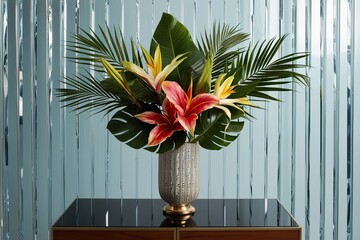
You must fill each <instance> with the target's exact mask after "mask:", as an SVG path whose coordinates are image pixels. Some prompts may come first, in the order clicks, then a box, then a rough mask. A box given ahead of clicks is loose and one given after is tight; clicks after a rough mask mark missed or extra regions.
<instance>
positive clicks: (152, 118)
mask: <svg viewBox="0 0 360 240" xmlns="http://www.w3.org/2000/svg"><path fill="white" fill-rule="evenodd" d="M135 117H136V118H137V119H139V120H141V121H143V122H146V123H148V124H163V123H166V120H165V119H164V117H163V115H161V114H160V113H156V112H151V111H147V112H143V113H140V114H136V115H135Z"/></svg>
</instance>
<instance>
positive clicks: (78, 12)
mask: <svg viewBox="0 0 360 240" xmlns="http://www.w3.org/2000/svg"><path fill="white" fill-rule="evenodd" d="M0 12H1V13H2V14H1V15H0V32H1V38H0V58H1V68H0V161H1V162H0V194H1V201H0V203H1V204H0V237H1V239H16V240H17V239H31V240H35V239H40V240H43V239H44V240H46V239H49V236H50V230H49V229H50V227H51V225H52V224H53V222H54V221H55V220H56V219H57V218H58V217H59V216H60V214H61V213H62V212H63V211H64V209H65V208H66V207H67V206H68V205H69V204H70V203H71V202H72V201H73V200H74V199H75V198H77V197H90V198H91V197H92V198H159V197H160V196H159V193H158V184H157V181H158V178H157V176H158V156H157V155H156V154H153V153H150V152H147V151H144V150H134V149H131V148H130V147H128V146H127V145H124V144H122V143H120V142H118V141H117V140H116V139H115V138H114V137H113V136H112V135H111V134H110V133H109V132H108V131H107V130H106V124H107V121H108V120H109V118H110V117H111V115H110V116H105V117H103V116H102V115H92V113H84V114H80V115H78V112H76V111H70V109H67V108H63V107H62V105H63V104H62V103H59V101H58V99H57V97H56V96H55V93H56V89H57V88H59V87H63V86H66V81H65V82H61V81H60V80H61V79H62V76H64V75H69V76H71V75H76V74H83V73H85V71H89V72H90V73H91V74H93V75H94V76H96V75H95V73H94V72H93V71H92V70H91V67H90V66H88V67H87V68H81V67H80V66H78V65H77V64H75V63H74V62H72V61H71V60H70V59H68V58H66V57H75V56H77V57H80V56H79V55H76V54H75V53H73V52H70V51H68V50H67V49H66V41H69V40H72V35H73V34H74V33H78V32H80V31H82V29H83V30H85V31H89V30H90V29H91V30H93V31H94V33H95V34H99V33H100V29H99V27H98V26H102V27H104V26H105V25H106V24H107V25H109V26H110V27H111V28H113V27H115V28H119V29H121V30H122V32H123V34H124V38H125V40H126V42H127V44H129V43H130V38H132V39H133V40H134V41H135V42H136V43H137V44H139V45H140V44H141V45H142V46H143V47H144V48H146V49H148V48H149V47H150V40H151V37H152V33H153V32H154V30H155V27H156V25H157V23H158V21H159V20H160V18H161V15H162V13H163V12H168V13H171V14H173V15H174V16H175V17H176V18H178V19H179V20H180V21H181V22H182V23H184V25H185V26H186V27H187V28H188V29H189V31H190V34H191V35H192V37H193V38H198V37H200V36H201V33H203V32H204V29H205V28H209V27H211V26H212V24H213V23H214V22H215V21H218V22H220V23H223V22H225V23H229V24H231V25H236V24H238V25H239V27H240V28H241V29H242V30H243V31H245V32H249V33H251V36H250V39H251V41H252V43H253V44H254V43H255V42H256V41H258V40H263V39H265V38H266V39H270V38H272V37H276V36H279V35H283V34H288V35H289V36H288V38H287V39H286V41H285V43H284V45H283V47H282V48H281V51H280V52H279V54H287V53H291V52H293V51H309V52H311V55H310V57H309V59H308V61H307V62H305V60H303V62H302V63H308V64H310V65H311V66H312V67H311V68H308V69H306V70H303V72H302V73H304V74H305V73H306V74H308V75H309V76H310V77H311V87H310V88H304V87H303V86H300V85H298V84H294V85H293V88H294V90H295V91H294V92H280V93H278V94H276V95H275V97H279V98H280V99H281V100H282V102H267V103H260V104H262V105H261V106H262V107H265V108H266V109H267V110H263V109H252V110H251V114H252V115H254V116H255V119H252V120H251V121H246V123H245V126H244V129H243V131H242V132H241V134H240V136H239V137H238V139H237V140H236V141H235V142H234V143H232V144H231V145H230V146H229V147H227V148H225V149H223V150H220V151H207V150H204V149H201V153H200V155H201V170H200V172H201V175H200V194H199V197H200V198H278V199H279V200H280V201H281V202H282V203H283V205H284V206H285V207H286V209H288V210H289V211H290V212H291V213H292V214H293V215H294V216H295V219H296V220H297V221H298V222H299V224H300V225H301V226H302V230H303V235H302V236H303V239H305V240H318V239H321V240H348V239H349V240H357V239H360V230H359V229H360V228H359V227H358V226H359V224H360V208H359V204H357V203H358V202H359V201H360V194H359V191H357V189H358V187H359V186H360V174H359V173H360V163H359V161H358V160H359V159H360V151H359V147H358V146H360V134H359V133H360V128H359V124H358V122H359V121H360V106H359V102H360V99H359V97H358V96H359V95H360V81H359V79H360V70H359V67H358V66H359V64H360V52H359V51H360V50H359V49H360V27H359V22H360V3H359V2H356V1H355V0H319V1H315V0H306V1H303V0H289V1H288V0H266V1H257V0H129V1H128V0H26V1H25V0H11V1H9V0H0ZM227 207H228V206H224V209H225V208H227ZM209 211H210V210H209ZM135 217H136V216H135Z"/></svg>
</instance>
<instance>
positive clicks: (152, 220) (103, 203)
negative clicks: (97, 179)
mask: <svg viewBox="0 0 360 240" xmlns="http://www.w3.org/2000/svg"><path fill="white" fill-rule="evenodd" d="M164 205H165V202H163V201H162V200H160V199H137V200H136V199H76V200H75V201H74V202H73V203H72V204H71V205H70V206H69V207H68V209H67V210H66V211H65V212H64V214H63V215H62V216H61V217H60V218H59V219H58V221H57V222H56V223H55V224H54V225H53V227H127V228H131V227H146V228H152V227H174V225H172V223H171V222H170V221H167V219H166V218H165V217H164V215H163V212H162V207H163V206H164ZM193 206H194V207H195V208H196V212H195V214H194V215H193V217H192V218H191V221H188V222H187V223H186V224H185V225H184V226H185V227H200V228H201V227H207V228H208V227H214V228H216V227H221V228H223V227H265V228H266V227H269V228H270V227H271V228H273V227H282V228H286V227H298V225H297V223H296V222H295V221H294V219H293V218H292V217H291V215H290V214H289V213H288V212H287V211H286V210H285V209H284V208H283V206H282V205H281V204H280V203H279V201H278V200H276V199H198V200H196V201H195V202H194V203H193Z"/></svg>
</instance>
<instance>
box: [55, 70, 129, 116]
mask: <svg viewBox="0 0 360 240" xmlns="http://www.w3.org/2000/svg"><path fill="white" fill-rule="evenodd" d="M63 83H64V84H66V86H67V88H60V89H57V96H58V97H59V98H60V101H61V102H65V105H64V107H71V108H72V109H73V110H80V112H85V111H90V110H94V109H95V110H96V111H94V112H93V113H94V114H95V113H99V112H105V114H108V113H110V112H111V111H113V110H114V109H118V108H121V107H123V106H126V105H129V104H131V101H130V100H128V99H126V98H122V97H120V96H118V95H116V94H114V93H112V92H111V91H108V90H106V89H105V88H104V87H103V86H102V85H101V83H100V82H98V81H97V80H96V79H95V78H94V77H93V76H92V75H91V74H90V73H89V72H87V75H84V74H79V75H78V76H75V77H65V78H64V81H63ZM69 87H70V88H69Z"/></svg>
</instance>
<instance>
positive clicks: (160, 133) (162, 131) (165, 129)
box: [148, 123, 183, 146]
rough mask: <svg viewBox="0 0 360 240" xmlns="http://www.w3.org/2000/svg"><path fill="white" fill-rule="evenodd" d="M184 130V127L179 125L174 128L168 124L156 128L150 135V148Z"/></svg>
mask: <svg viewBox="0 0 360 240" xmlns="http://www.w3.org/2000/svg"><path fill="white" fill-rule="evenodd" d="M180 130H183V127H182V126H181V125H180V124H179V123H177V124H175V125H174V126H172V127H169V125H167V124H160V125H157V126H156V127H154V128H153V129H152V130H151V131H150V134H149V139H148V146H156V145H158V144H160V143H162V142H164V141H165V140H166V139H167V138H169V137H171V136H172V135H173V133H174V132H176V131H180Z"/></svg>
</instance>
